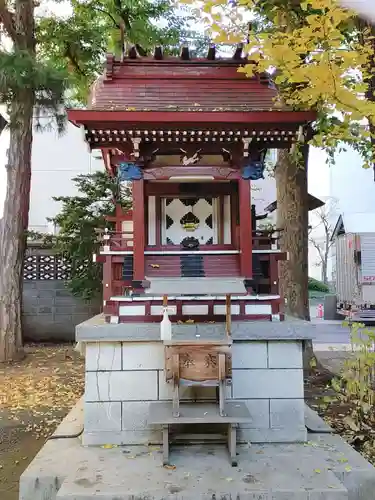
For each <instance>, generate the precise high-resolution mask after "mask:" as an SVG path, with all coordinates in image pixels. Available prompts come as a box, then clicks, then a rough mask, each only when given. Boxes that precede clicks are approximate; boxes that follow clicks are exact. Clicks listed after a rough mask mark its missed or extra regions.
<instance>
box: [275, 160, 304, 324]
mask: <svg viewBox="0 0 375 500" xmlns="http://www.w3.org/2000/svg"><path fill="white" fill-rule="evenodd" d="M305 163H306V165H307V162H305ZM275 177H276V187H277V227H278V228H280V229H281V233H280V248H281V251H283V252H288V256H289V258H288V260H287V261H284V262H281V263H280V290H281V295H282V296H283V297H285V298H286V300H287V304H286V308H287V313H288V314H289V315H291V316H294V317H296V318H300V319H305V320H309V319H310V313H309V297H308V213H309V212H308V194H307V167H306V166H305V165H297V164H296V163H294V162H293V160H292V157H291V155H290V154H289V152H288V151H286V150H282V151H280V152H279V156H278V161H277V165H276V169H275Z"/></svg>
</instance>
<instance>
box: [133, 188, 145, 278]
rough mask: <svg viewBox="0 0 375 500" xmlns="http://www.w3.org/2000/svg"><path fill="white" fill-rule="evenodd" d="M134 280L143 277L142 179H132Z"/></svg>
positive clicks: (143, 201) (143, 206) (143, 213)
mask: <svg viewBox="0 0 375 500" xmlns="http://www.w3.org/2000/svg"><path fill="white" fill-rule="evenodd" d="M132 192H133V233H134V234H133V252H134V255H133V257H134V278H133V279H134V281H143V280H144V279H145V195H144V180H143V179H140V180H137V181H133V190H132Z"/></svg>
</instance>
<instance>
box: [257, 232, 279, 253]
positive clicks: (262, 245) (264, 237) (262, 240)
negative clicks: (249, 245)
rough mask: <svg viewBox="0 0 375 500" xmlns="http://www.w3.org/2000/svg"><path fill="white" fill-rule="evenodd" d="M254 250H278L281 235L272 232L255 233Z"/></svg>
mask: <svg viewBox="0 0 375 500" xmlns="http://www.w3.org/2000/svg"><path fill="white" fill-rule="evenodd" d="M252 238H253V250H276V249H277V248H278V239H279V235H278V234H277V233H275V232H270V231H261V230H260V231H253V233H252Z"/></svg>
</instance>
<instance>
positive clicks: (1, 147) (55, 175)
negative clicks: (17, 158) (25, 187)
mask: <svg viewBox="0 0 375 500" xmlns="http://www.w3.org/2000/svg"><path fill="white" fill-rule="evenodd" d="M8 144H9V132H5V133H4V134H2V136H1V142H0V217H1V216H2V209H3V203H4V199H5V192H6V173H5V163H6V150H7V148H8ZM31 169H32V178H31V194H30V214H29V228H30V229H31V230H34V231H38V232H53V230H54V228H53V226H52V225H51V223H48V222H47V217H54V216H55V215H57V214H58V212H59V211H60V203H58V202H56V201H54V200H53V197H54V196H74V195H75V194H77V189H76V187H75V185H74V183H73V181H72V179H73V178H74V177H76V176H77V175H79V174H88V173H90V172H94V171H96V170H100V169H104V164H103V161H102V160H101V159H95V158H94V155H92V154H90V152H89V150H88V147H87V145H86V143H85V142H84V139H83V135H82V132H81V129H79V128H78V127H75V126H74V125H72V124H70V123H69V124H68V125H67V129H66V132H65V133H64V134H63V135H60V136H59V135H58V133H57V131H56V130H50V131H44V132H35V133H34V140H33V149H32V164H31Z"/></svg>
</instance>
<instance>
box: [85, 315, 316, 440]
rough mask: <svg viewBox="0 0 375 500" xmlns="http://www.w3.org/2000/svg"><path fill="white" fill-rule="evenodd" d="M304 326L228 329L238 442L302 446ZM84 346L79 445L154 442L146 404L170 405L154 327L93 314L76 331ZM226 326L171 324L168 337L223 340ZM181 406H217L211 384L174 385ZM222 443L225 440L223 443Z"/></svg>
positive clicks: (157, 434)
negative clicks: (244, 419) (241, 409)
mask: <svg viewBox="0 0 375 500" xmlns="http://www.w3.org/2000/svg"><path fill="white" fill-rule="evenodd" d="M305 327H306V325H305V323H304V322H301V323H297V322H290V323H289V322H287V321H284V322H279V323H274V322H271V321H264V322H262V321H247V322H245V321H239V322H236V323H233V324H232V335H231V338H232V341H233V345H232V378H231V384H228V385H227V387H226V399H228V400H231V401H234V402H243V403H245V404H246V406H247V408H248V411H249V412H250V415H251V421H249V422H248V423H242V424H241V425H240V428H239V431H238V442H239V443H247V442H248V441H251V442H253V443H254V442H260V443H265V442H268V443H281V442H288V443H290V442H304V441H306V439H307V434H306V428H305V426H304V399H303V396H304V394H303V359H302V351H303V342H304V341H305V340H307V339H310V338H311V331H310V330H306V328H305ZM76 338H77V341H78V342H80V343H82V344H84V346H85V358H86V361H85V371H86V381H85V402H84V404H85V409H84V413H85V431H84V434H83V444H84V445H88V446H89V445H93V446H100V445H103V444H113V445H127V446H131V445H145V444H148V443H153V444H161V443H162V433H161V427H160V426H159V427H157V426H150V425H148V423H147V417H148V412H149V404H150V402H171V401H172V399H173V387H172V384H170V383H169V382H168V381H167V380H166V375H165V370H164V368H165V352H164V349H165V347H164V344H163V342H161V340H160V324H159V323H128V324H127V323H121V324H107V323H105V322H104V318H103V316H97V317H95V318H92V319H91V320H89V321H86V322H84V323H82V324H81V325H78V326H77V335H76ZM226 338H227V335H226V327H225V323H214V324H210V323H194V324H182V325H180V324H173V325H172V340H176V341H191V340H193V341H194V342H196V343H202V344H204V342H205V341H222V340H225V339H226ZM180 400H181V402H187V403H188V402H192V401H199V402H212V401H216V389H215V387H194V388H192V387H187V386H186V387H181V391H180ZM223 439H226V438H223Z"/></svg>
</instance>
